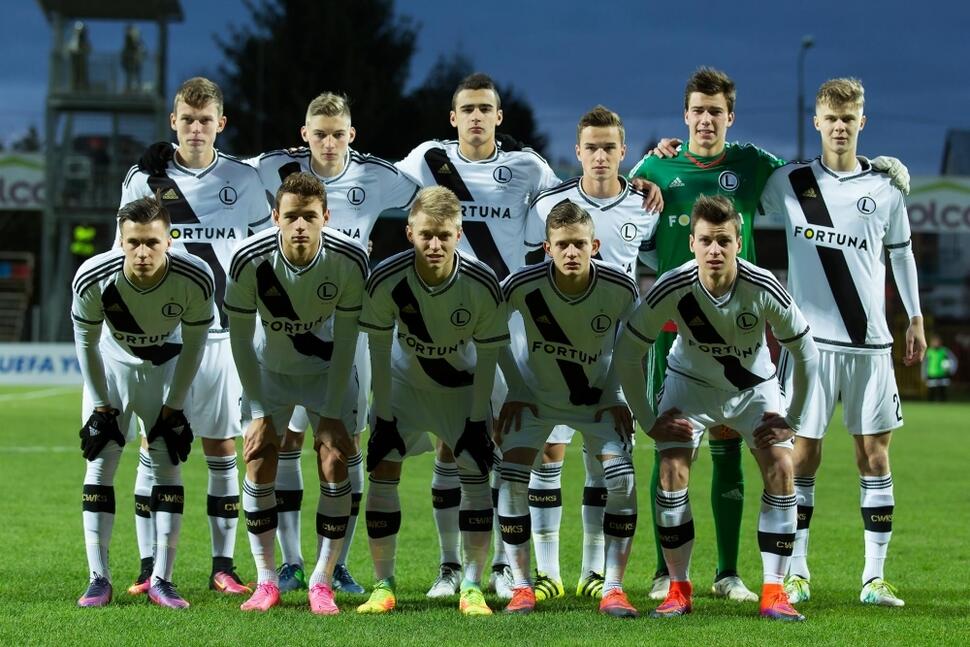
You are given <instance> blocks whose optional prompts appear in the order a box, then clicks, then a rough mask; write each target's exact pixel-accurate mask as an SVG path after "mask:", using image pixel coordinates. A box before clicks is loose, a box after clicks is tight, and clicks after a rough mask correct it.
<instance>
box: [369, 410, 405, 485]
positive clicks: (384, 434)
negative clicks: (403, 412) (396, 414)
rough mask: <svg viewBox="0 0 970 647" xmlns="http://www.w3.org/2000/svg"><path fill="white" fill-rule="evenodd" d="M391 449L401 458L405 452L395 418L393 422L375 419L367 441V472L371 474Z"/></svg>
mask: <svg viewBox="0 0 970 647" xmlns="http://www.w3.org/2000/svg"><path fill="white" fill-rule="evenodd" d="M375 418H376V416H375ZM392 449H396V450H397V451H398V453H399V454H400V455H401V456H402V457H403V456H404V454H405V453H406V452H407V447H405V446H404V439H403V438H401V434H400V433H398V430H397V418H394V419H393V420H384V419H383V418H376V421H375V422H374V428H373V429H371V432H370V438H368V439H367V471H368V472H373V471H374V468H375V467H377V464H378V463H380V462H381V461H382V460H384V457H385V456H387V455H388V454H390V453H391V450H392Z"/></svg>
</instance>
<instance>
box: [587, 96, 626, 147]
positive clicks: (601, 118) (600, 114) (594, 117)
mask: <svg viewBox="0 0 970 647" xmlns="http://www.w3.org/2000/svg"><path fill="white" fill-rule="evenodd" d="M588 126H592V127H594V128H610V127H613V126H615V127H616V128H618V129H619V131H620V143H621V144H622V143H624V142H625V141H626V130H625V129H624V128H623V120H622V119H620V115H618V114H616V113H615V112H613V111H612V110H610V109H609V108H607V107H606V106H604V105H598V106H596V107H595V108H593V109H592V110H590V111H589V112H587V113H586V114H585V115H583V116H582V117H580V119H579V124H578V125H577V126H576V143H577V144H578V143H579V138H580V136H582V134H583V128H586V127H588Z"/></svg>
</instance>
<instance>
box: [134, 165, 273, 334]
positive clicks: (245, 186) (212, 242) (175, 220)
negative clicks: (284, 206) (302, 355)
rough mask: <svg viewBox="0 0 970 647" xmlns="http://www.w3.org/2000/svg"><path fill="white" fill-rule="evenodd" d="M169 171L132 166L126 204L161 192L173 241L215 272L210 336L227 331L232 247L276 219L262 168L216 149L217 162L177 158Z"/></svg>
mask: <svg viewBox="0 0 970 647" xmlns="http://www.w3.org/2000/svg"><path fill="white" fill-rule="evenodd" d="M166 175H167V176H166V177H156V176H149V175H148V174H147V173H145V172H143V171H139V170H138V167H137V166H133V167H131V170H129V171H128V175H127V176H126V177H125V181H124V183H123V184H122V186H121V206H124V205H126V204H128V203H129V202H132V201H133V200H137V199H138V198H144V197H146V196H153V195H155V194H156V192H157V193H158V194H159V197H160V198H161V201H162V204H164V205H165V208H166V209H168V212H169V214H171V217H172V230H171V234H172V242H173V243H174V244H175V246H176V247H178V248H181V249H185V250H186V251H188V252H189V253H190V254H194V255H195V256H198V257H199V258H201V259H202V260H203V261H205V262H206V263H208V265H209V268H210V269H211V270H212V275H213V276H214V277H215V282H216V292H215V307H216V311H215V321H216V323H215V324H213V328H214V329H215V330H212V331H210V333H209V337H210V338H212V337H213V336H214V335H213V333H215V334H216V335H220V336H223V337H225V336H227V335H228V333H227V332H226V331H227V329H228V322H227V320H226V315H225V313H223V312H222V301H223V298H224V296H225V293H226V274H227V273H228V271H229V260H230V258H231V257H232V252H233V250H234V249H235V248H236V246H237V245H239V243H241V242H242V241H243V239H244V238H246V236H248V235H249V232H250V231H258V230H260V229H265V228H266V227H268V226H270V225H271V222H270V210H269V209H267V207H266V199H265V198H264V197H263V187H262V184H260V181H259V174H258V173H256V170H255V169H253V167H251V166H249V165H248V164H244V163H243V162H241V161H239V160H237V159H236V158H234V157H232V156H229V155H226V154H224V153H220V152H219V151H216V156H215V159H214V160H213V162H212V164H210V165H209V166H207V167H205V168H204V169H190V168H187V167H184V166H182V165H181V164H179V163H178V162H176V161H175V159H174V158H173V159H172V161H171V162H169V164H168V170H167V171H166Z"/></svg>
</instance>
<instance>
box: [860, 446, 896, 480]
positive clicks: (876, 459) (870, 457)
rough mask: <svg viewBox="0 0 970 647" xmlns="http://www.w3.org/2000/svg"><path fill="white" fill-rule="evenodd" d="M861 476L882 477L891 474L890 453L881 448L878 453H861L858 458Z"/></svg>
mask: <svg viewBox="0 0 970 647" xmlns="http://www.w3.org/2000/svg"><path fill="white" fill-rule="evenodd" d="M856 462H857V463H858V467H859V474H861V475H862V476H882V475H884V474H889V452H887V451H884V450H882V448H879V449H878V450H876V451H870V452H868V453H860V454H859V455H858V456H857V457H856Z"/></svg>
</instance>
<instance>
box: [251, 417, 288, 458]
mask: <svg viewBox="0 0 970 647" xmlns="http://www.w3.org/2000/svg"><path fill="white" fill-rule="evenodd" d="M271 447H275V448H276V450H277V451H279V449H280V437H279V436H278V435H277V434H276V427H275V426H274V425H273V419H272V418H270V417H268V416H266V417H263V418H255V419H253V421H252V422H250V423H249V427H247V428H246V437H245V438H244V439H243V460H245V461H246V462H247V463H248V462H249V461H251V460H253V459H255V458H259V455H260V454H261V453H262V452H263V451H264V450H265V449H268V448H271Z"/></svg>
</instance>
